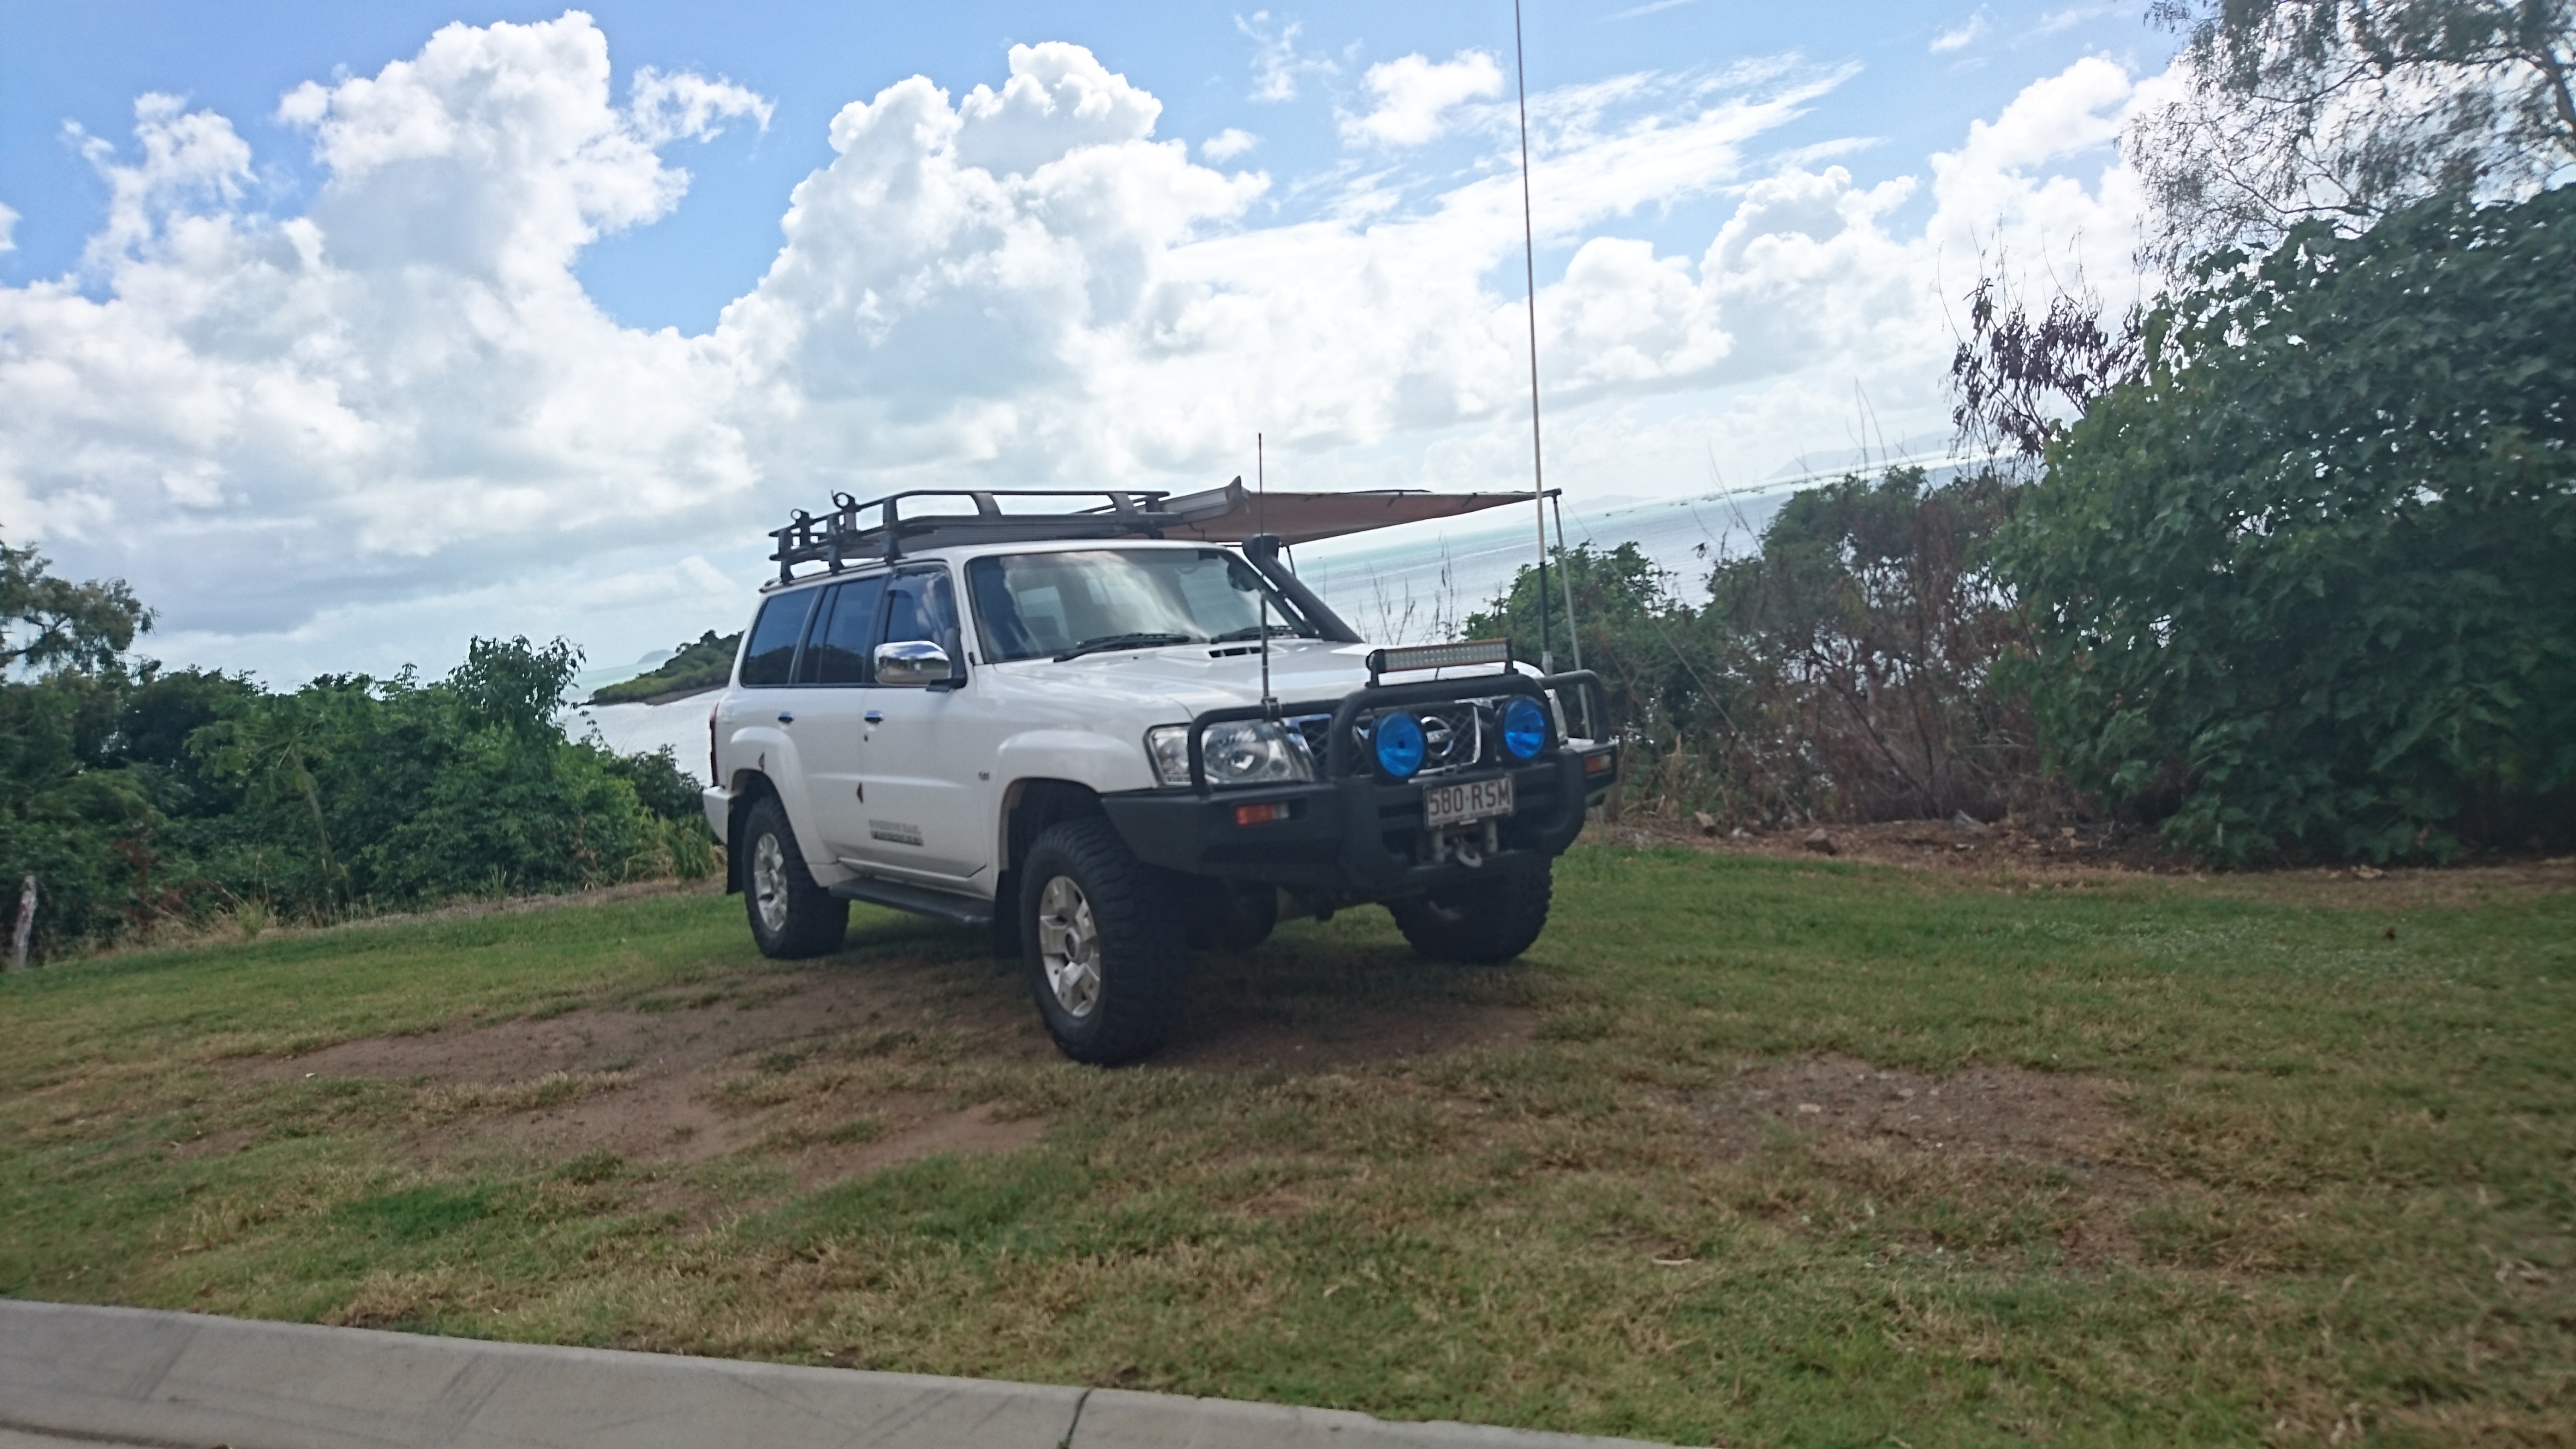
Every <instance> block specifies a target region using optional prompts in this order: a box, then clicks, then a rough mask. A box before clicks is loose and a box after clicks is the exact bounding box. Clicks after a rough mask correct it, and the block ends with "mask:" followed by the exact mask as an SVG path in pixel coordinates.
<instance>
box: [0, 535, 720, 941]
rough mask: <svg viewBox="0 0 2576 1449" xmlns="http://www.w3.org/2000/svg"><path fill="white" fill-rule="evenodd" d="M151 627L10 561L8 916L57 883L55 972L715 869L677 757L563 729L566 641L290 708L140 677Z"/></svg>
mask: <svg viewBox="0 0 2576 1449" xmlns="http://www.w3.org/2000/svg"><path fill="white" fill-rule="evenodd" d="M149 623H150V616H149V615H148V614H147V613H146V612H145V611H144V610H143V608H142V606H141V605H140V604H139V603H137V602H136V601H135V600H134V599H133V597H132V595H131V594H130V593H129V592H127V591H126V590H125V589H124V587H123V586H122V585H121V584H71V583H67V582H65V581H63V580H59V579H55V578H53V577H51V576H50V575H49V574H48V573H47V572H46V568H45V561H44V560H43V559H42V558H41V557H39V556H38V555H37V554H36V553H35V552H34V551H33V550H31V549H25V548H15V549H13V548H7V547H5V546H0V667H5V666H7V665H9V664H13V663H14V664H16V665H18V666H19V667H20V670H21V677H18V678H8V677H6V676H0V877H5V879H0V886H5V890H0V898H5V899H0V911H5V912H7V913H8V914H9V915H10V916H14V914H15V908H16V901H17V895H18V892H17V886H18V883H19V881H20V880H21V879H22V878H23V877H24V876H25V875H28V874H33V875H35V876H36V877H37V880H38V887H39V891H40V895H41V899H40V902H39V905H38V910H37V916H36V921H35V932H34V936H35V943H34V944H35V950H36V951H37V953H38V954H39V955H54V954H58V953H60V952H61V951H64V950H67V949H71V948H73V947H76V946H78V945H79V944H81V943H83V942H86V941H95V940H99V939H103V938H106V937H109V936H113V935H116V934H118V933H121V932H139V931H148V930H150V929H152V928H153V927H154V926H155V925H156V924H158V923H160V922H163V921H167V920H171V919H175V918H205V917H211V916H214V915H217V914H222V913H230V914H231V915H233V916H234V917H235V918H236V919H239V920H241V921H243V922H245V923H246V928H248V925H247V923H254V922H264V921H266V920H267V919H269V918H270V917H271V916H272V915H273V914H274V915H286V916H300V917H306V918H321V917H332V916H337V915H342V914H346V913H349V912H351V911H358V910H366V909H372V908H381V907H392V906H403V905H411V904H417V903H422V902H426V901H432V900H436V899H440V898H442V897H447V896H454V895H460V894H469V893H470V894H497V893H501V892H506V891H554V890H566V889H572V888H576V887H580V886H587V885H596V884H602V883H606V882H610V881H618V880H625V879H630V878H634V877H636V876H640V875H657V874H677V875H680V876H682V877H684V878H688V879H698V878H701V877H703V876H705V875H707V874H709V873H711V872H712V871H713V870H714V869H715V851H714V845H713V841H712V839H711V838H710V837H708V835H707V829H706V825H705V823H704V820H703V818H702V817H701V816H700V815H699V810H698V799H697V787H696V786H695V784H694V783H692V782H691V781H690V780H689V779H688V777H687V776H685V775H684V774H682V773H681V772H680V769H679V766H678V763H677V761H675V760H674V759H673V758H672V757H671V755H670V753H669V752H668V751H662V752H659V753H656V754H653V755H643V756H633V757H626V758H620V757H618V756H615V755H611V754H609V753H608V752H607V751H605V750H602V749H600V748H598V747H597V746H595V745H591V744H587V743H576V742H573V741H570V740H567V739H566V738H565V737H564V735H563V732H562V731H561V729H559V728H558V727H557V726H556V724H555V723H554V720H555V716H556V714H557V712H558V711H559V710H560V709H561V707H562V703H563V698H564V693H565V690H566V689H567V687H568V686H569V685H570V683H571V680H572V676H573V672H574V671H575V669H577V668H578V667H579V664H580V657H579V655H578V654H577V653H576V652H575V651H574V650H573V648H572V647H571V646H570V645H568V644H565V643H563V642H562V641H561V640H557V641H556V642H554V643H552V644H549V645H543V646H540V645H534V644H531V643H529V642H528V641H527V640H525V639H511V640H491V639H478V640H475V641H474V643H473V645H472V647H471V648H470V649H469V650H468V652H467V657H466V661H465V663H464V664H462V665H460V666H459V667H458V668H457V669H456V670H455V671H454V672H453V673H451V674H449V675H448V676H447V677H446V678H445V679H442V680H438V681H435V682H431V683H426V684H424V683H422V682H420V681H419V680H418V679H416V678H415V677H414V676H413V675H412V674H411V673H410V672H409V671H405V672H404V673H402V674H400V675H397V676H396V677H394V678H392V679H389V680H383V681H377V680H371V679H367V678H364V677H325V678H322V679H317V680H315V681H313V682H312V683H310V684H308V685H306V686H305V687H304V688H302V689H299V690H296V691H294V692H292V693H287V694H271V693H268V692H266V691H264V690H262V689H260V688H259V687H258V686H257V685H256V684H254V683H252V682H251V681H250V680H248V679H246V678H242V677H239V676H232V675H224V674H219V673H214V672H211V671H205V670H193V669H191V670H176V671H169V672H164V671H162V670H161V669H160V668H159V666H157V665H154V664H150V663H146V664H144V665H142V666H141V667H140V668H139V669H135V670H129V669H128V668H127V666H126V662H125V655H124V651H125V650H126V649H127V647H128V646H130V645H131V643H132V642H133V639H134V636H135V635H136V633H137V632H139V631H140V630H142V629H144V628H148V627H149ZM36 666H44V667H46V668H47V669H48V672H46V673H44V674H42V675H41V676H38V677H33V678H29V677H25V676H24V672H23V671H24V670H26V669H27V668H31V667H36ZM11 924H13V925H14V921H13V922H11Z"/></svg>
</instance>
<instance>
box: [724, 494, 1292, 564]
mask: <svg viewBox="0 0 2576 1449" xmlns="http://www.w3.org/2000/svg"><path fill="white" fill-rule="evenodd" d="M1242 481H1243V480H1241V479H1239V478H1238V479H1236V480H1235V482H1236V484H1237V485H1240V484H1241V482H1242ZM1218 491H1219V492H1223V491H1224V490H1218ZM1170 497H1171V495H1170V494H1169V493H1163V492H1153V491H1139V490H1133V489H1098V488H1094V489H1029V488H1009V489H965V488H916V489H913V490H911V491H909V492H904V493H891V494H888V495H886V496H885V497H883V498H874V499H870V500H868V501H867V502H865V503H862V502H860V501H859V500H858V499H856V498H853V497H851V496H850V495H849V494H847V493H835V494H833V495H832V504H833V508H832V511H831V512H829V513H826V514H823V515H821V516H820V517H817V516H816V515H814V514H811V513H808V512H806V511H805V510H804V509H802V508H799V509H797V510H796V512H795V514H794V515H793V516H792V517H791V518H790V519H789V520H788V523H787V526H786V527H785V528H774V529H771V530H770V531H769V536H770V537H771V538H774V539H776V540H777V541H778V547H777V549H776V551H774V552H772V553H771V554H770V556H769V557H770V559H771V560H772V561H773V562H775V563H776V564H777V565H778V581H779V582H780V583H782V584H783V583H787V582H789V581H790V580H791V579H792V578H794V576H795V575H794V569H795V567H796V565H798V564H808V563H819V564H822V565H824V566H825V567H826V568H828V569H829V570H830V571H831V572H833V573H839V572H840V571H841V570H842V569H843V568H845V567H847V566H849V565H851V564H854V563H859V562H862V561H866V560H872V559H887V560H892V559H898V558H901V557H903V551H904V549H905V547H906V546H910V547H913V548H937V547H939V546H941V545H943V544H955V543H1030V542H1037V541H1044V540H1054V539H1082V538H1123V537H1141V538H1160V537H1162V536H1163V530H1164V529H1166V528H1170V527H1174V526H1176V525H1182V524H1186V523H1189V522H1191V521H1192V516H1191V514H1190V513H1179V512H1174V511H1171V510H1169V509H1167V508H1166V507H1165V506H1164V503H1165V500H1167V499H1169V498H1170ZM961 498H962V499H964V500H966V501H967V502H968V503H969V504H971V505H972V506H973V508H974V510H975V511H974V512H972V513H958V512H953V511H948V512H934V513H916V514H913V515H912V516H910V517H906V516H905V512H904V508H903V505H904V504H905V503H906V502H907V501H910V500H915V499H922V500H927V499H961ZM1005 498H1065V499H1081V498H1089V499H1105V500H1107V501H1106V502H1104V503H1096V504H1094V505H1093V506H1092V507H1089V508H1076V509H1068V510H1066V511H1064V512H1059V513H1045V512H1032V513H1004V512H1003V511H1002V505H1001V500H1002V499H1005ZM1197 511H1203V510H1193V512H1197ZM871 514H873V515H874V517H873V519H871V518H870V515H871Z"/></svg>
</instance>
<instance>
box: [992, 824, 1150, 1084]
mask: <svg viewBox="0 0 2576 1449" xmlns="http://www.w3.org/2000/svg"><path fill="white" fill-rule="evenodd" d="M1019 876H1020V902H1019V916H1020V923H1019V924H1020V930H1019V936H1020V960H1021V964H1022V965H1023V967H1024V968H1025V969H1026V970H1027V972H1028V977H1029V994H1030V995H1031V996H1033V997H1035V998H1036V999H1037V1004H1038V1015H1039V1016H1040V1017H1041V1018H1042V1019H1044V1020H1045V1022H1046V1029H1047V1035H1049V1036H1051V1037H1053V1038H1055V1044H1056V1049H1057V1050H1058V1051H1061V1052H1063V1053H1064V1054H1065V1055H1066V1056H1069V1057H1071V1058H1073V1059H1074V1060H1075V1061H1077V1062H1088V1063H1090V1064H1092V1065H1094V1066H1114V1065H1116V1064H1117V1063H1120V1062H1131V1061H1134V1060H1135V1059H1136V1058H1138V1057H1141V1056H1144V1055H1145V1054H1146V1053H1148V1052H1151V1051H1153V1050H1154V1049H1155V1048H1156V1047H1159V1046H1161V1045H1162V1044H1163V1043H1164V1042H1166V1041H1168V1040H1170V1039H1171V1035H1172V1031H1173V1029H1174V1028H1175V1027H1176V1026H1178V1025H1179V1023H1180V1017H1181V978H1182V969H1183V966H1184V964H1185V963H1186V961H1187V948H1186V942H1185V938H1184V935H1183V929H1182V923H1181V914H1180V910H1179V902H1178V901H1177V900H1176V899H1175V898H1174V895H1173V892H1172V889H1171V885H1170V882H1169V880H1168V878H1166V877H1165V876H1164V875H1163V873H1162V872H1160V871H1157V870H1155V869H1153V868H1152V867H1150V866H1147V865H1145V864H1144V863H1143V862H1141V861H1139V860H1137V859H1136V857H1135V855H1134V854H1133V853H1131V852H1130V851H1129V850H1128V849H1127V843H1126V842H1125V841H1123V840H1121V839H1119V838H1118V832H1117V830H1116V829H1115V828H1114V827H1112V826H1111V825H1110V823H1109V822H1108V821H1106V820H1103V819H1100V818H1099V817H1097V816H1094V817H1092V818H1089V819H1084V820H1067V821H1063V822H1061V823H1059V824H1055V825H1050V826H1048V827H1047V828H1046V830H1045V831H1044V832H1043V833H1041V834H1040V835H1039V836H1038V838H1037V840H1036V842H1035V843H1033V844H1032V845H1030V847H1029V854H1028V858H1027V859H1026V860H1024V861H1022V862H1021V863H1020V868H1019Z"/></svg>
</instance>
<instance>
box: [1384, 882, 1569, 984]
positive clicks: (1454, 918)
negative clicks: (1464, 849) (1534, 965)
mask: <svg viewBox="0 0 2576 1449" xmlns="http://www.w3.org/2000/svg"><path fill="white" fill-rule="evenodd" d="M1554 885H1555V877H1554V873H1553V870H1552V869H1551V867H1549V866H1545V865H1542V866H1540V867H1539V868H1538V869H1536V870H1522V871H1514V872H1512V873H1511V874H1510V875H1497V876H1488V877H1485V878H1483V879H1480V880H1471V881H1464V882H1461V883H1459V884H1457V885H1449V886H1442V887H1439V888H1438V889H1436V890H1428V891H1424V892H1423V893H1422V894H1420V895H1418V896H1406V897H1405V898H1404V899H1402V900H1396V901H1389V902H1387V903H1386V908H1387V911H1388V913H1389V914H1391V915H1393V916H1394V917H1395V928H1396V929H1397V930H1399V931H1402V932H1403V933H1404V939H1405V941H1406V942H1407V943H1408V944H1410V945H1411V946H1412V947H1413V949H1414V953H1415V954H1417V955H1419V956H1422V957H1424V958H1426V959H1428V960H1433V961H1454V962H1458V963H1460V964H1463V965H1468V966H1493V965H1497V964H1500V963H1501V962H1505V961H1509V960H1510V959H1512V958H1513V957H1515V956H1517V955H1519V954H1520V953H1522V952H1523V951H1526V950H1528V949H1529V948H1530V946H1531V945H1532V944H1533V943H1535V942H1536V941H1537V940H1538V937H1539V933H1540V932H1541V931H1544V930H1546V929H1547V903H1548V896H1549V893H1550V892H1551V891H1552V890H1553V888H1554Z"/></svg>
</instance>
